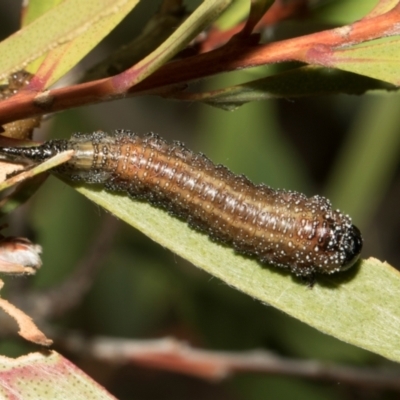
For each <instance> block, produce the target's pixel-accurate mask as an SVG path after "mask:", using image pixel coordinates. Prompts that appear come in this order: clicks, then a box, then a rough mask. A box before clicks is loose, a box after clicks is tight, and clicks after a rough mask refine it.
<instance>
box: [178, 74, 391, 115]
mask: <svg viewBox="0 0 400 400" xmlns="http://www.w3.org/2000/svg"><path fill="white" fill-rule="evenodd" d="M379 89H381V90H382V89H385V90H398V88H397V87H396V86H394V85H391V84H388V83H385V82H382V81H378V80H376V79H372V78H368V77H365V76H362V75H357V74H352V73H349V72H344V71H340V70H336V69H331V68H323V67H315V66H307V67H302V68H297V69H293V70H290V71H287V72H283V73H281V74H276V75H273V76H268V77H266V78H262V79H257V80H254V81H250V82H246V83H243V84H240V85H235V86H231V87H227V88H224V89H220V90H215V91H211V92H204V93H179V94H178V95H177V98H179V99H184V100H187V101H191V102H193V101H201V102H204V103H206V104H209V105H212V106H215V107H219V108H222V109H224V110H227V111H232V110H234V109H235V108H237V107H239V106H241V105H243V104H245V103H248V102H250V101H260V100H267V99H273V98H288V97H289V98H290V97H305V96H321V95H327V94H339V93H344V94H349V95H361V94H363V93H365V92H366V91H368V90H379Z"/></svg>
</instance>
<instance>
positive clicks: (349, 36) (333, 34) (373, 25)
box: [0, 5, 400, 124]
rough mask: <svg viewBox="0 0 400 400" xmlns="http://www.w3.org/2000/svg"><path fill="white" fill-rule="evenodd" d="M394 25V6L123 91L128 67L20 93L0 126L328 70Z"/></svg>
mask: <svg viewBox="0 0 400 400" xmlns="http://www.w3.org/2000/svg"><path fill="white" fill-rule="evenodd" d="M399 21H400V5H397V6H395V7H393V9H392V10H390V11H389V12H387V13H385V14H382V15H377V16H374V17H371V18H364V19H362V20H360V21H357V22H355V23H354V24H351V25H348V26H345V27H341V28H336V29H331V30H326V31H322V32H318V33H313V34H310V35H305V36H301V37H297V38H293V39H288V40H283V41H280V42H275V43H270V44H265V45H255V44H251V43H250V44H249V43H248V42H243V41H241V40H239V41H231V42H230V43H229V45H226V46H223V47H221V48H219V49H217V50H214V51H211V52H208V53H205V54H199V55H196V56H194V57H190V58H185V59H182V60H178V61H175V62H171V63H169V64H166V65H164V66H163V67H162V68H160V69H159V70H158V71H156V72H155V73H154V74H152V75H151V76H150V77H148V78H147V79H145V80H144V81H142V82H140V83H139V84H137V85H136V86H133V87H131V88H130V89H129V90H128V91H127V92H123V91H121V82H122V83H123V82H132V81H134V77H135V76H136V75H137V74H140V71H137V70H135V68H134V67H133V68H131V69H129V70H127V71H125V72H123V73H121V74H119V75H116V76H114V77H111V78H107V79H102V80H98V81H93V82H87V83H83V84H79V85H74V86H72V87H65V88H60V89H54V90H50V91H47V92H43V93H40V94H38V93H37V92H35V91H27V90H25V91H21V92H19V93H18V94H17V95H16V96H14V97H11V98H10V99H7V100H5V101H3V102H1V103H0V124H4V123H6V122H10V121H15V120H18V119H22V118H26V117H30V116H34V115H43V114H46V113H50V112H56V111H61V110H65V109H68V108H72V107H78V106H81V105H86V104H94V103H99V102H104V101H110V100H115V99H119V98H121V97H126V96H137V95H140V94H145V93H147V94H149V93H153V94H160V93H161V94H162V93H163V90H164V93H165V92H166V90H167V88H168V87H170V88H171V87H172V88H174V89H175V90H176V88H177V87H181V86H179V85H182V84H186V83H188V82H191V81H193V80H198V79H201V78H205V77H207V76H211V75H215V74H218V73H221V72H228V71H233V70H237V69H243V68H249V67H255V66H259V65H265V64H270V63H278V62H284V61H301V62H305V63H309V64H317V65H324V66H329V65H330V59H331V57H332V55H333V54H334V53H333V52H334V50H335V49H339V48H343V47H345V46H350V45H354V44H358V43H362V42H365V41H368V40H372V39H376V38H381V37H387V36H393V35H396V34H399V32H400V23H399Z"/></svg>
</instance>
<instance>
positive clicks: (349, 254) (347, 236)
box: [339, 225, 363, 271]
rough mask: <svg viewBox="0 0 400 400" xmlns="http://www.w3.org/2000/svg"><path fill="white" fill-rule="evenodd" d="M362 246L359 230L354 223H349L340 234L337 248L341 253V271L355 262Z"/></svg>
mask: <svg viewBox="0 0 400 400" xmlns="http://www.w3.org/2000/svg"><path fill="white" fill-rule="evenodd" d="M362 246H363V240H362V236H361V232H360V230H359V229H358V228H357V227H356V226H355V225H351V226H350V227H348V228H347V229H346V231H345V232H344V233H342V234H341V236H340V237H339V249H340V252H341V254H342V256H341V258H342V263H341V266H340V270H341V271H345V270H346V269H349V268H350V267H352V266H353V265H354V264H355V263H356V261H357V260H358V258H359V257H360V253H361V250H362Z"/></svg>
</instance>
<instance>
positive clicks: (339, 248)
mask: <svg viewBox="0 0 400 400" xmlns="http://www.w3.org/2000/svg"><path fill="white" fill-rule="evenodd" d="M326 220H327V222H328V229H327V230H325V232H324V234H323V243H322V245H321V247H322V249H323V250H324V252H326V255H327V259H326V260H325V264H326V268H323V271H322V272H324V273H328V274H329V273H333V272H336V271H345V270H347V269H349V268H350V267H352V266H353V265H354V264H355V263H356V261H357V260H358V258H359V257H360V253H361V250H362V245H363V240H362V237H361V233H360V231H359V229H358V228H357V227H356V226H355V225H353V224H352V222H351V219H350V217H349V216H347V215H343V214H342V213H341V212H340V211H338V210H336V211H333V212H332V213H331V214H330V215H329V214H328V215H326Z"/></svg>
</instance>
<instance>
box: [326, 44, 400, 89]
mask: <svg viewBox="0 0 400 400" xmlns="http://www.w3.org/2000/svg"><path fill="white" fill-rule="evenodd" d="M399 47H400V38H399V36H394V37H390V38H383V39H379V40H374V41H372V42H369V43H366V44H365V43H364V44H362V45H359V46H354V47H351V48H348V49H344V50H335V51H334V52H333V53H332V56H331V57H330V60H329V65H330V66H332V67H336V68H340V69H343V70H345V71H349V72H355V73H357V74H361V75H365V76H369V77H371V78H375V79H380V80H382V81H385V82H389V83H392V84H393V85H397V86H399V85H400V74H399V67H400V51H399Z"/></svg>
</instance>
